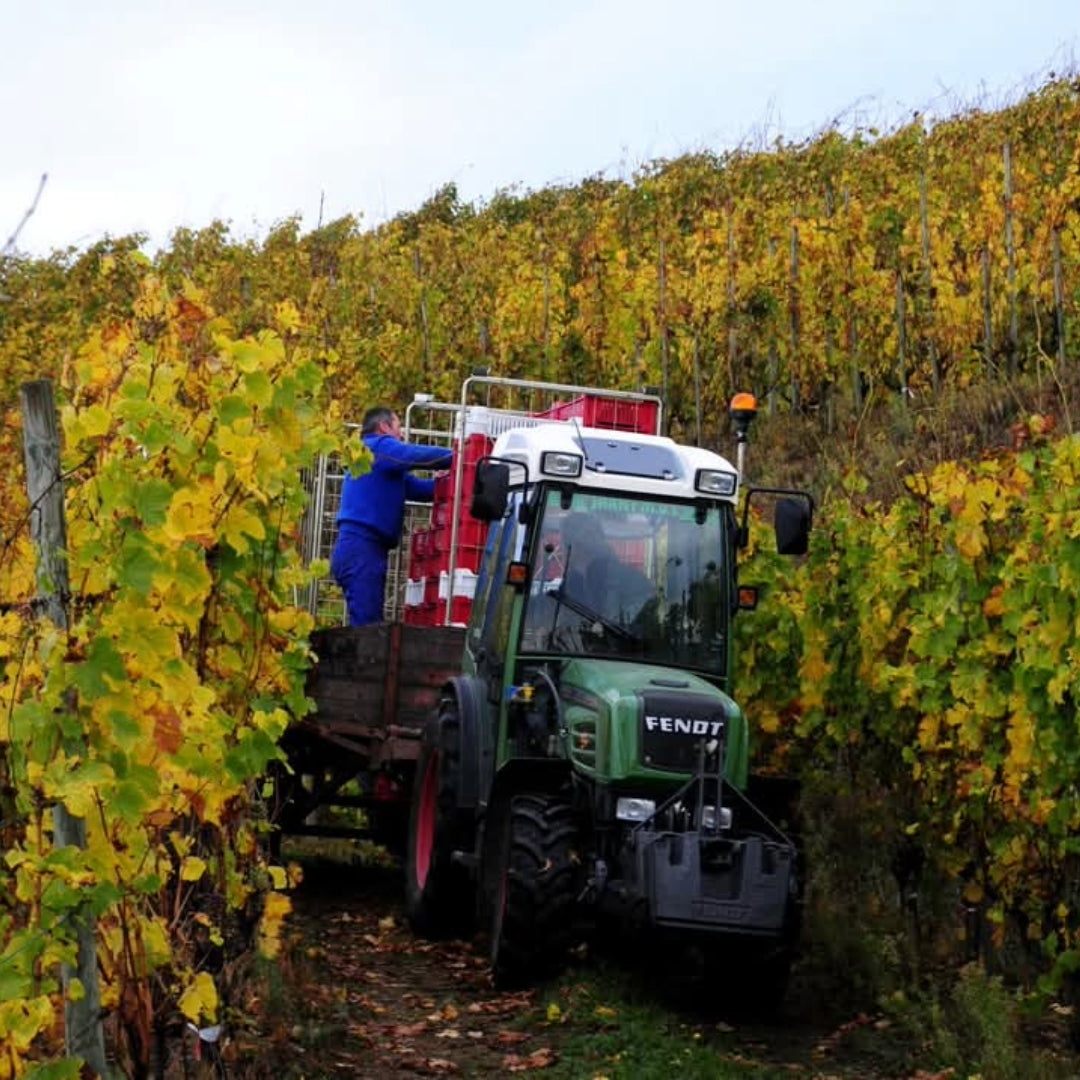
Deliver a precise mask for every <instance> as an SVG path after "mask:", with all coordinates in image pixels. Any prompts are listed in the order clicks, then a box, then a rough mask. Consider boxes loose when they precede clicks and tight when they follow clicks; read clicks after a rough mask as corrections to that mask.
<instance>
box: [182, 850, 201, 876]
mask: <svg viewBox="0 0 1080 1080" xmlns="http://www.w3.org/2000/svg"><path fill="white" fill-rule="evenodd" d="M205 873H206V863H205V861H204V860H202V859H200V858H199V857H198V855H188V856H187V857H186V858H185V859H184V861H183V862H182V863H181V864H180V880H181V881H198V880H199V878H201V877H202V876H203V874H205Z"/></svg>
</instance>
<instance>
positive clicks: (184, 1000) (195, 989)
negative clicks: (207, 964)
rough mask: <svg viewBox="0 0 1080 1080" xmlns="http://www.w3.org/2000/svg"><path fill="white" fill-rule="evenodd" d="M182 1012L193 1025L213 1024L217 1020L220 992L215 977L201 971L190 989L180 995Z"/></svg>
mask: <svg viewBox="0 0 1080 1080" xmlns="http://www.w3.org/2000/svg"><path fill="white" fill-rule="evenodd" d="M178 1005H179V1007H180V1011H181V1012H182V1013H183V1014H184V1016H186V1017H187V1018H188V1019H189V1020H190V1021H191V1022H192V1023H193V1024H201V1023H202V1022H204V1021H206V1022H209V1023H211V1024H212V1023H213V1022H214V1021H215V1020H216V1019H217V1007H218V992H217V987H216V986H215V985H214V979H213V976H212V975H210V974H209V972H206V971H200V972H199V973H198V974H197V975H196V976H195V978H194V979H193V980H192V981H191V984H190V985H189V986H188V988H187V989H186V990H185V991H184V992H183V993H182V994H181V995H180V1001H179V1002H178Z"/></svg>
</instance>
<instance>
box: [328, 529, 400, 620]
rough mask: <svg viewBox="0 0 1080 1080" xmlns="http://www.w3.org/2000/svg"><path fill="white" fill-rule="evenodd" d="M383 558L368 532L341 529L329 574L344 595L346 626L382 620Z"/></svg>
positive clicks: (380, 548)
mask: <svg viewBox="0 0 1080 1080" xmlns="http://www.w3.org/2000/svg"><path fill="white" fill-rule="evenodd" d="M386 556H387V551H386V548H385V547H384V546H383V544H382V543H381V542H380V541H379V540H377V539H376V538H375V537H374V536H372V535H371V534H370V533H368V532H364V531H360V530H357V529H342V531H341V532H340V533H339V534H338V538H337V543H335V544H334V550H333V553H332V554H331V556H330V573H331V574H332V575H333V577H334V580H335V581H336V582H337V583H338V584H339V585H340V586H341V588H342V591H343V592H344V593H345V605H346V608H347V610H348V614H349V625H350V626H367V625H368V623H379V622H382V621H383V597H384V595H385V593H386Z"/></svg>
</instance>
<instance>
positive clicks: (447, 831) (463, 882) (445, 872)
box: [405, 699, 475, 938]
mask: <svg viewBox="0 0 1080 1080" xmlns="http://www.w3.org/2000/svg"><path fill="white" fill-rule="evenodd" d="M437 733H438V736H437V745H436V744H433V742H432V741H431V740H430V739H428V740H425V742H424V745H423V747H422V748H421V750H420V757H419V760H418V761H417V763H416V776H415V778H414V780H413V790H412V801H411V805H410V810H409V833H408V845H407V848H406V854H405V914H406V915H407V917H408V919H409V923H410V924H411V926H412V928H413V930H415V931H416V933H418V934H421V935H422V936H424V937H428V938H442V937H453V936H457V935H465V934H467V933H468V932H469V931H470V930H471V928H472V921H473V912H474V906H475V905H474V902H473V888H472V882H471V880H470V878H469V875H468V872H467V871H466V869H465V867H464V866H462V865H460V864H458V863H455V862H454V861H453V853H454V852H455V851H458V850H462V851H471V849H472V824H471V819H470V817H469V815H467V814H466V813H464V812H462V811H461V810H459V809H458V806H457V787H458V779H457V763H458V752H457V743H458V738H459V736H460V724H459V721H458V713H457V704H456V702H454V701H453V700H452V699H444V700H443V702H442V703H441V705H440V707H439V719H438V724H437Z"/></svg>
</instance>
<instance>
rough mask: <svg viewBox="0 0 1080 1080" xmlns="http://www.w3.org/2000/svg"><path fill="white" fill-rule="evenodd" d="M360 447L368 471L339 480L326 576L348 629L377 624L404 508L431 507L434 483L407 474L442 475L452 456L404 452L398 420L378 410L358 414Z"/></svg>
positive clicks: (437, 450) (429, 449) (416, 449)
mask: <svg viewBox="0 0 1080 1080" xmlns="http://www.w3.org/2000/svg"><path fill="white" fill-rule="evenodd" d="M360 434H361V437H362V438H363V440H364V445H365V446H366V447H367V448H368V449H369V450H370V451H371V454H372V458H373V460H372V463H371V470H370V471H369V472H366V473H364V474H363V475H362V476H355V477H354V476H350V475H349V474H348V473H346V474H345V482H344V483H343V485H342V488H341V509H340V510H339V511H338V518H337V520H338V538H337V543H335V544H334V551H333V554H332V555H331V556H330V573H331V574H333V576H334V580H335V581H336V582H337V583H338V584H339V585H340V586H341V588H342V590H343V591H344V593H345V603H346V605H347V608H348V612H349V625H350V626H366V625H367V624H368V623H377V622H382V617H383V594H384V593H385V591H386V557H387V554H388V553H389V552H390V551H391V550H392V549H393V548H395V547H397V545H398V543H399V542H400V540H401V526H402V523H403V521H404V518H405V503H406V501H409V502H431V500H432V498H433V497H434V494H435V481H434V480H421V479H420V478H419V477H417V476H410V475H409V473H410V472H411V471H412V470H413V469H446V468H449V466H450V461H451V458H452V456H453V455H452V452H451V451H450V450H446V449H443V448H441V447H437V446H410V445H409V444H408V443H407V442H404V441H403V440H402V438H401V420H400V419H399V418H398V415H397V413H395V412H394V410H393V409H388V408H386V407H385V406H382V405H379V406H376V407H375V408H373V409H368V411H367V412H366V413H365V414H364V423H363V427H362V429H361V432H360Z"/></svg>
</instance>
